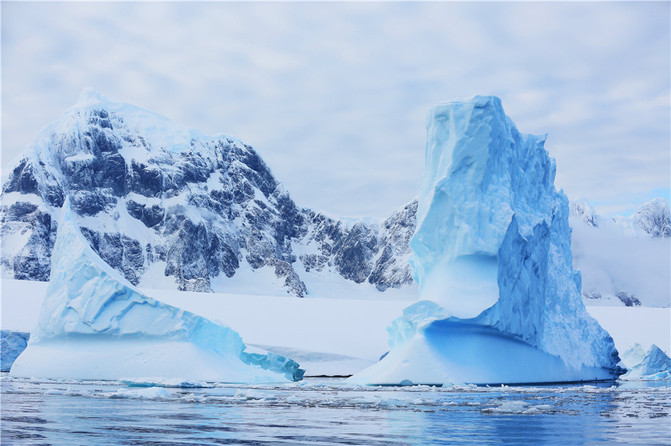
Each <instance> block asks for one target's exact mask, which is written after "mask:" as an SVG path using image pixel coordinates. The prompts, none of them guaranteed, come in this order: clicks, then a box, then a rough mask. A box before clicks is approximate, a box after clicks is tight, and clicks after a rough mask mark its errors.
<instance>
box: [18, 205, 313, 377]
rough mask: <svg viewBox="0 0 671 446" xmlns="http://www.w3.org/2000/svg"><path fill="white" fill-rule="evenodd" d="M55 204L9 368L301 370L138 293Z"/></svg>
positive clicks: (141, 372)
mask: <svg viewBox="0 0 671 446" xmlns="http://www.w3.org/2000/svg"><path fill="white" fill-rule="evenodd" d="M62 212H63V213H62V216H61V219H60V222H59V224H58V235H57V238H56V244H55V247H54V254H53V256H52V265H51V278H50V282H49V287H48V290H47V295H46V297H45V299H44V301H43V303H42V307H41V310H40V317H39V323H38V327H37V328H36V329H35V330H34V331H33V332H32V333H31V338H30V341H29V343H28V347H27V348H26V350H25V352H24V353H23V354H21V355H20V356H19V358H18V359H17V360H16V362H15V363H14V365H13V367H12V369H11V374H12V375H16V376H34V377H48V378H69V379H73V378H84V379H87V378H88V379H121V378H126V377H128V378H133V377H146V376H160V377H164V378H187V379H195V380H200V381H222V382H276V381H287V380H299V379H301V378H302V375H303V370H301V369H299V368H298V364H297V363H296V362H294V361H292V360H290V359H287V358H285V357H283V356H280V355H276V354H272V353H268V354H262V353H250V352H248V351H246V347H245V344H244V343H243V342H242V339H241V338H240V336H239V335H238V333H237V332H235V331H234V330H232V329H230V328H228V327H226V326H223V325H219V324H216V323H214V322H211V321H209V320H207V319H205V318H203V317H201V316H198V315H196V314H194V313H191V312H188V311H184V310H181V309H179V308H177V307H173V306H170V305H166V304H163V303H161V302H159V301H157V300H154V299H151V298H149V297H146V296H144V295H143V294H142V293H141V292H140V291H139V290H137V289H136V288H135V287H133V286H132V285H131V284H130V283H129V282H128V281H127V280H125V279H124V278H123V277H121V276H120V275H119V273H117V272H116V271H114V270H113V269H112V268H111V267H110V266H109V265H107V264H106V263H105V262H104V261H102V259H100V258H99V257H98V256H97V255H96V254H95V253H94V252H93V250H92V249H91V247H90V246H89V244H88V243H87V242H86V240H85V239H84V238H83V236H82V234H81V233H80V230H79V228H78V226H77V224H76V223H75V221H74V219H73V215H72V211H71V210H70V206H69V202H68V201H67V200H66V203H65V205H64V207H63V211H62Z"/></svg>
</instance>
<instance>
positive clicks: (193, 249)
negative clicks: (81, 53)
mask: <svg viewBox="0 0 671 446" xmlns="http://www.w3.org/2000/svg"><path fill="white" fill-rule="evenodd" d="M106 104H107V103H105V102H101V103H100V105H99V106H95V107H91V106H90V105H88V106H86V107H81V108H77V107H75V109H73V110H74V111H71V112H69V114H68V115H66V116H65V117H64V118H63V120H62V122H61V123H60V125H59V126H57V127H55V129H56V130H47V133H46V134H43V135H42V137H41V138H40V141H41V142H40V144H42V146H40V147H38V149H37V150H35V151H33V152H31V153H30V154H27V155H26V156H25V157H24V158H23V159H22V160H20V161H19V163H18V164H17V165H16V167H14V169H13V170H12V171H11V172H10V175H9V178H8V180H7V181H6V183H5V184H4V185H3V188H2V192H3V205H2V207H0V216H1V222H2V227H1V229H0V233H1V234H2V236H3V238H4V237H8V238H10V239H12V241H13V242H15V243H13V245H14V246H15V247H16V249H14V250H13V251H12V252H6V253H5V252H3V256H2V268H3V270H4V274H5V275H9V276H11V277H14V278H17V279H30V280H48V278H49V273H50V256H51V251H52V249H53V244H54V240H55V234H56V224H55V221H56V220H57V215H58V212H59V208H60V207H62V205H63V202H64V200H65V197H66V196H69V197H70V201H71V204H72V209H73V211H74V213H75V214H77V215H79V217H80V218H81V225H82V232H83V234H84V235H85V237H86V238H87V239H88V241H89V242H90V244H91V247H92V248H93V249H94V250H95V251H96V252H97V253H98V254H99V255H100V257H101V258H102V259H103V260H105V261H106V262H107V263H109V264H110V265H111V266H112V267H113V268H114V269H116V270H117V271H119V272H120V273H122V274H123V275H124V276H125V277H126V278H127V279H128V280H129V281H130V282H131V283H133V284H139V283H140V281H141V278H142V276H143V274H144V273H145V272H146V271H147V269H148V268H149V267H150V266H152V265H154V264H156V263H157V262H161V263H160V267H161V269H162V270H163V274H164V275H165V276H169V277H171V278H173V279H174V280H175V281H176V283H177V285H178V287H179V288H180V289H182V290H193V291H212V279H213V278H215V277H219V278H222V277H226V278H231V277H233V276H235V274H236V271H237V270H238V269H239V268H240V267H241V265H243V264H247V265H248V266H249V267H250V268H251V269H252V270H258V269H261V268H264V269H269V270H270V271H272V274H274V276H275V277H276V278H277V279H279V283H281V284H282V287H283V289H284V290H285V291H286V292H287V293H288V294H291V295H294V296H298V297H303V296H306V295H308V294H309V293H310V290H309V289H308V287H307V286H306V284H305V282H304V280H305V277H307V276H306V275H309V274H314V273H321V274H323V273H328V274H332V275H335V276H336V277H340V278H341V279H342V280H348V281H352V282H354V283H360V284H365V283H368V284H371V285H373V286H374V287H376V288H377V289H378V290H379V291H384V290H386V289H388V288H399V287H402V286H404V285H409V284H411V283H412V278H411V276H410V268H409V265H408V262H407V259H408V256H409V254H410V248H409V245H408V242H409V239H410V237H411V236H412V234H413V232H414V229H415V213H416V210H417V203H416V202H413V203H410V204H408V205H407V206H406V207H405V208H403V209H402V210H400V211H399V212H396V213H394V214H393V215H392V216H391V217H390V218H389V219H387V220H385V221H384V222H382V223H380V224H368V223H364V222H357V223H354V224H346V223H343V222H341V221H338V220H335V219H332V218H330V217H327V216H325V215H322V214H320V213H317V212H314V211H312V210H309V209H304V208H301V207H299V206H297V205H296V203H295V202H294V201H293V200H292V199H291V197H290V196H289V194H288V193H287V192H286V191H284V190H283V188H282V187H281V186H280V185H279V184H278V182H277V181H276V180H275V178H274V177H273V175H272V173H271V172H270V169H269V168H268V166H267V165H266V164H265V163H264V161H263V160H262V159H261V157H260V156H259V155H258V154H257V153H256V152H255V151H254V149H252V148H251V147H250V146H248V145H245V144H243V143H241V142H239V141H235V140H233V139H231V138H227V137H218V138H214V137H205V136H201V135H198V136H197V137H192V138H191V139H190V140H187V142H184V140H183V137H182V138H181V139H180V142H179V144H180V147H179V149H174V148H172V147H164V144H165V145H168V146H169V145H170V144H171V143H167V144H166V143H165V141H169V140H170V139H169V138H168V137H165V138H161V139H160V140H159V141H160V144H159V142H157V140H156V139H154V140H152V135H151V134H149V133H145V132H146V131H145V130H142V128H143V127H142V121H136V118H135V115H133V114H132V113H130V114H127V113H126V112H124V111H123V109H122V111H119V110H118V107H116V108H115V106H108V105H106ZM146 113H148V112H146ZM142 116H144V115H142ZM143 119H144V118H143ZM168 131H170V129H168ZM45 136H46V137H45ZM152 141H153V142H152ZM175 144H177V142H176V143H175ZM298 253H300V254H298Z"/></svg>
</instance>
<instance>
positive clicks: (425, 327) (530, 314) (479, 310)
mask: <svg viewBox="0 0 671 446" xmlns="http://www.w3.org/2000/svg"><path fill="white" fill-rule="evenodd" d="M427 130H428V139H427V146H426V167H425V173H424V178H423V182H422V188H421V191H420V195H419V204H418V210H417V229H416V232H415V234H414V236H413V238H412V240H411V241H410V245H411V247H412V251H413V253H412V256H411V265H412V267H413V271H414V275H415V279H416V280H417V282H418V285H419V288H420V296H421V298H422V299H423V301H421V302H419V303H417V304H415V305H413V306H411V307H409V308H408V309H406V311H405V312H404V315H403V316H402V317H401V318H399V319H398V320H397V321H395V322H394V323H393V324H392V326H391V327H390V328H389V329H388V331H389V333H390V347H391V351H390V352H389V354H388V355H387V356H386V357H385V358H384V359H383V360H381V361H380V362H379V363H377V364H375V365H373V366H372V367H370V368H369V369H366V370H364V371H363V372H361V373H360V374H358V375H356V376H355V378H354V379H355V380H356V381H358V382H363V383H369V384H399V383H403V382H406V383H407V382H413V383H426V384H442V383H447V382H452V383H454V382H468V383H476V384H487V383H511V384H512V383H539V382H563V381H582V380H604V379H614V378H617V376H618V375H619V374H621V373H622V372H623V371H624V370H622V369H621V368H620V367H618V366H617V364H618V363H619V357H618V353H617V350H616V349H615V346H614V343H613V340H612V338H611V337H610V336H609V335H608V333H607V332H606V331H605V330H604V329H603V328H601V326H600V325H599V324H598V323H597V322H596V321H595V320H594V319H593V318H592V317H591V316H590V315H589V314H588V313H587V311H586V309H585V306H584V304H583V302H582V300H581V295H580V289H581V278H580V273H578V272H577V271H575V270H574V269H573V266H572V257H571V248H570V242H571V230H570V227H569V224H568V215H569V207H568V200H567V198H566V196H565V195H564V194H563V193H561V192H557V191H556V189H555V187H554V177H555V163H554V160H553V159H551V158H550V157H549V156H548V153H547V151H546V150H545V148H544V143H545V137H538V136H533V135H524V134H521V133H519V131H518V130H517V128H516V127H515V125H514V124H513V122H512V121H511V120H510V118H508V117H507V116H506V115H505V113H504V111H503V107H502V105H501V101H500V100H499V99H498V98H496V97H481V96H478V97H475V98H473V99H471V100H466V101H459V102H450V103H446V104H443V105H439V106H437V107H435V108H434V109H433V110H431V112H430V113H429V117H428V123H427Z"/></svg>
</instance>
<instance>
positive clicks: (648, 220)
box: [570, 198, 671, 307]
mask: <svg viewBox="0 0 671 446" xmlns="http://www.w3.org/2000/svg"><path fill="white" fill-rule="evenodd" d="M570 223H571V226H572V227H573V238H572V243H571V247H572V251H573V263H574V265H575V267H576V268H578V269H579V270H580V271H581V273H582V278H583V286H582V292H583V298H584V300H585V303H587V304H590V305H626V306H639V305H643V306H655V307H668V306H669V305H670V301H671V286H670V285H669V284H670V283H671V260H670V259H671V218H670V217H669V203H668V202H667V201H666V200H665V199H663V198H657V199H655V200H652V201H650V202H648V203H645V204H643V205H642V206H641V207H640V208H639V209H638V210H637V211H636V212H635V213H634V214H633V215H631V216H630V217H621V216H617V217H614V218H606V217H602V216H600V215H598V214H597V213H596V212H595V211H594V208H592V206H590V204H589V202H587V200H585V199H582V200H578V201H575V202H573V203H571V214H570Z"/></svg>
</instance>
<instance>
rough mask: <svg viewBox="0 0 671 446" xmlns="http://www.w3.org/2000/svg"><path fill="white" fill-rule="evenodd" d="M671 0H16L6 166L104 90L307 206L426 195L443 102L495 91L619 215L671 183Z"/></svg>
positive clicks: (367, 206) (340, 208)
mask: <svg viewBox="0 0 671 446" xmlns="http://www.w3.org/2000/svg"><path fill="white" fill-rule="evenodd" d="M668 17H669V4H668V3H667V2H660V3H647V2H645V3H599V2H598V3H548V4H536V3H470V4H462V3H256V2H253V3H193V4H187V3H165V2H150V3H128V2H123V3H88V2H83V3H79V2H71V3H14V2H12V3H3V5H2V156H3V159H2V166H3V170H4V169H6V168H7V166H8V165H9V162H10V161H11V158H13V157H14V156H15V155H16V154H17V153H18V152H19V151H22V150H24V149H25V148H26V147H27V146H28V145H29V144H30V142H31V141H32V140H33V138H34V137H35V135H36V134H37V132H38V131H39V129H40V128H41V127H42V126H43V125H44V124H46V123H47V122H49V121H51V120H53V119H57V118H58V117H59V116H60V115H61V113H62V112H63V111H64V110H65V109H66V108H68V107H69V106H71V105H72V104H73V103H74V102H75V101H76V98H77V97H78V95H79V92H80V91H81V90H82V89H83V88H84V87H87V86H92V87H94V88H96V89H97V90H99V91H100V92H101V93H103V94H104V95H106V96H108V97H110V98H111V99H113V100H118V101H125V102H131V103H135V104H137V105H140V106H143V107H145V108H148V109H150V110H152V111H156V112H158V113H161V114H163V115H166V116H168V117H169V118H171V119H173V120H175V121H177V122H179V123H182V124H185V125H189V126H192V127H195V128H198V129H201V130H203V131H206V132H210V133H220V132H225V133H228V134H231V135H234V136H236V137H238V138H240V139H243V140H244V141H246V142H248V143H249V144H251V145H253V146H254V147H255V148H256V149H257V150H258V151H259V152H260V153H261V155H262V156H263V157H264V159H266V161H267V162H268V164H269V165H270V166H271V168H272V169H273V172H274V173H275V175H276V176H277V177H278V179H279V180H280V181H282V182H284V183H285V184H286V185H287V187H288V189H289V190H290V191H291V193H292V195H293V196H294V198H295V199H296V201H297V202H298V203H299V204H301V205H303V206H309V207H315V208H319V209H323V210H326V211H329V212H330V213H332V214H336V215H348V216H363V215H368V216H375V217H382V216H385V215H387V214H389V213H390V212H391V211H392V210H393V209H395V208H397V207H399V206H401V205H403V204H404V203H405V202H407V201H409V200H410V199H412V198H413V197H414V196H415V195H416V193H417V190H418V187H419V182H420V177H421V174H422V170H423V162H424V159H423V153H424V144H425V129H424V125H425V123H424V120H425V115H426V112H427V110H428V109H429V107H431V106H432V105H434V104H436V103H439V102H443V101H446V100H450V99H455V98H462V97H469V96H472V95H474V94H495V95H497V96H500V97H501V98H502V100H503V104H504V107H505V108H506V112H507V113H508V115H510V116H511V118H512V119H513V120H514V121H515V122H516V123H517V125H518V127H519V129H520V130H521V131H522V132H525V133H549V138H548V142H547V145H546V146H547V148H548V150H549V152H550V154H551V155H552V156H553V157H555V158H556V159H557V166H558V174H557V184H558V186H560V187H563V188H564V189H565V191H566V192H567V194H568V195H569V197H571V198H578V197H582V196H585V197H588V198H590V199H591V200H592V201H594V202H595V203H596V204H597V207H598V208H599V210H600V211H602V212H604V211H605V212H606V213H608V212H628V211H630V210H631V207H632V205H633V204H638V203H639V202H640V201H642V200H644V199H646V198H649V197H650V196H651V195H652V194H662V195H665V194H666V195H668V190H669V163H670V157H669V153H670V147H669V131H670V129H669V122H670V119H671V117H670V114H669V109H670V104H669V95H670V85H669V73H670V66H669V53H670V46H669V40H670V35H669V21H668Z"/></svg>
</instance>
